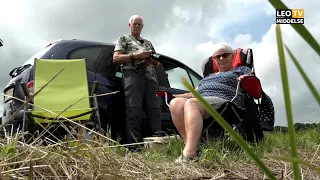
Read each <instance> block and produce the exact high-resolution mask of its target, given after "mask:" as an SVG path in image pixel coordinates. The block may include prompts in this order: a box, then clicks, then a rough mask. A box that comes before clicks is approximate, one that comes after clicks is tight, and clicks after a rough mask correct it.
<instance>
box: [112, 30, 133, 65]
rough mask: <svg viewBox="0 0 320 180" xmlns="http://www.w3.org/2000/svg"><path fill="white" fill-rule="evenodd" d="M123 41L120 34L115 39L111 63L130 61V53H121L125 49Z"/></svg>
mask: <svg viewBox="0 0 320 180" xmlns="http://www.w3.org/2000/svg"><path fill="white" fill-rule="evenodd" d="M124 43H125V41H124V37H123V36H120V37H119V38H118V40H117V43H116V46H115V48H114V53H113V63H115V64H124V63H128V62H130V61H132V55H131V54H123V53H124V51H125V47H124V45H123V44H124Z"/></svg>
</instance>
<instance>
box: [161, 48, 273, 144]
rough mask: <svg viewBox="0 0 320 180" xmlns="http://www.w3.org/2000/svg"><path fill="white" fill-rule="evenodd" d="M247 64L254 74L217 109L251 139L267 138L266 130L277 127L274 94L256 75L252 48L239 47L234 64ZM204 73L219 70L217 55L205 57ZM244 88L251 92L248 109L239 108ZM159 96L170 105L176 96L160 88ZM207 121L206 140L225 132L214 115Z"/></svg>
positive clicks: (204, 123) (250, 140) (246, 107)
mask: <svg viewBox="0 0 320 180" xmlns="http://www.w3.org/2000/svg"><path fill="white" fill-rule="evenodd" d="M237 66H247V67H249V68H250V69H252V73H251V75H250V76H247V77H245V78H243V79H242V80H240V81H239V82H238V85H237V91H236V94H235V96H234V98H233V99H232V100H231V101H229V102H226V103H224V104H223V105H222V106H221V107H220V108H219V109H217V111H218V112H219V113H220V114H221V116H222V117H224V119H225V120H226V121H227V122H228V123H229V124H230V125H231V126H232V127H233V128H234V129H235V130H237V131H238V132H239V133H240V134H242V135H243V137H244V139H246V140H247V141H249V142H254V141H259V140H261V139H263V137H264V133H263V131H273V127H274V107H273V103H272V100H271V99H270V97H269V96H268V95H267V94H266V93H265V92H264V91H263V90H262V86H261V83H260V80H259V79H258V78H257V77H256V76H255V72H254V65H253V53H252V49H250V48H247V49H241V48H238V49H235V50H234V61H233V67H237ZM202 70H203V76H204V77H206V76H207V75H209V74H211V73H214V72H217V71H218V67H217V64H216V62H215V61H214V60H213V57H209V58H207V59H205V60H204V62H203V66H202ZM240 90H243V91H244V92H246V94H247V98H246V100H245V108H244V109H241V108H239V107H238V106H237V105H236V104H235V103H233V101H234V99H236V98H237V96H238V92H239V91H240ZM157 95H158V96H161V97H163V98H164V99H165V102H166V104H167V106H169V101H170V100H171V99H172V98H174V96H173V95H172V94H170V93H168V92H165V91H158V92H157ZM209 119H210V120H207V119H206V120H204V122H203V131H202V132H203V133H202V140H204V139H205V140H207V141H208V140H209V139H210V138H211V137H216V136H220V135H224V134H225V132H224V130H223V128H221V127H220V125H219V124H218V123H217V122H216V121H215V120H214V119H213V118H212V117H210V118H209Z"/></svg>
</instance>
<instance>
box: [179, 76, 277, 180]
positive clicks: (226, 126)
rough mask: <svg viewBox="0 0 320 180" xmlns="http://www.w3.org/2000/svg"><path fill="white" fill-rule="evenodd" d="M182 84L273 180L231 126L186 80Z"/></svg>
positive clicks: (270, 174)
mask: <svg viewBox="0 0 320 180" xmlns="http://www.w3.org/2000/svg"><path fill="white" fill-rule="evenodd" d="M182 83H183V84H184V86H186V87H187V89H188V90H189V91H190V92H191V93H192V94H193V95H194V96H195V97H196V98H197V99H198V100H199V101H200V102H201V104H203V105H204V106H205V108H206V110H207V111H208V113H209V114H210V115H211V116H212V117H213V118H214V119H215V120H216V121H217V122H218V123H219V124H220V126H221V127H223V128H224V129H225V130H226V131H227V132H228V133H229V134H230V136H231V137H232V138H233V139H234V140H235V141H236V142H237V143H238V144H239V145H240V146H241V147H242V148H243V149H244V150H245V151H246V152H247V154H248V155H249V156H250V157H251V158H252V159H253V160H254V161H255V162H256V164H257V165H258V166H259V167H260V168H261V169H262V170H263V171H264V173H265V174H266V175H267V176H268V177H269V178H270V179H272V180H275V179H276V178H275V176H274V175H273V174H272V172H271V171H270V170H269V169H268V168H267V167H266V166H265V164H264V163H263V162H262V161H261V160H260V159H259V157H258V156H256V155H255V154H254V152H253V151H252V150H251V149H250V147H249V145H248V144H247V143H246V142H245V141H244V140H243V139H242V138H241V137H240V136H239V135H238V133H237V132H235V131H234V130H233V129H232V128H231V126H230V125H229V124H228V123H227V122H226V121H225V120H224V118H223V117H222V116H221V115H220V114H219V113H218V112H217V111H216V110H215V109H213V108H212V107H211V105H210V104H208V102H206V101H205V100H204V99H203V98H202V97H201V96H200V94H199V93H198V92H197V91H196V90H195V89H193V87H192V86H191V85H190V84H189V83H188V82H187V81H186V79H184V78H183V79H182Z"/></svg>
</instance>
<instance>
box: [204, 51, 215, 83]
mask: <svg viewBox="0 0 320 180" xmlns="http://www.w3.org/2000/svg"><path fill="white" fill-rule="evenodd" d="M202 73H203V77H204V78H205V77H206V76H207V75H209V74H211V73H213V62H212V57H211V56H210V57H208V58H206V59H204V60H203V64H202Z"/></svg>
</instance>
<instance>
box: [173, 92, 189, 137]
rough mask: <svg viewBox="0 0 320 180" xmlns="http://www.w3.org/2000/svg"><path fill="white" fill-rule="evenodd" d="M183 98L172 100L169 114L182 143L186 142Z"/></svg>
mask: <svg viewBox="0 0 320 180" xmlns="http://www.w3.org/2000/svg"><path fill="white" fill-rule="evenodd" d="M186 100H187V99H185V98H174V99H172V100H171V101H170V113H171V117H172V121H173V123H174V125H175V127H176V128H177V130H178V132H179V133H180V135H181V136H182V139H183V141H184V142H185V141H186V131H185V124H184V104H185V103H186Z"/></svg>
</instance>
